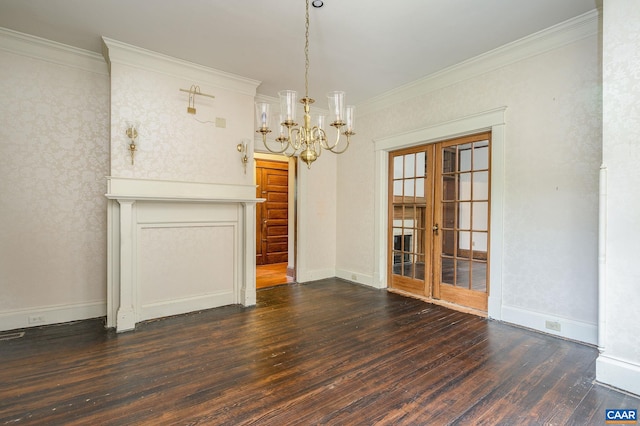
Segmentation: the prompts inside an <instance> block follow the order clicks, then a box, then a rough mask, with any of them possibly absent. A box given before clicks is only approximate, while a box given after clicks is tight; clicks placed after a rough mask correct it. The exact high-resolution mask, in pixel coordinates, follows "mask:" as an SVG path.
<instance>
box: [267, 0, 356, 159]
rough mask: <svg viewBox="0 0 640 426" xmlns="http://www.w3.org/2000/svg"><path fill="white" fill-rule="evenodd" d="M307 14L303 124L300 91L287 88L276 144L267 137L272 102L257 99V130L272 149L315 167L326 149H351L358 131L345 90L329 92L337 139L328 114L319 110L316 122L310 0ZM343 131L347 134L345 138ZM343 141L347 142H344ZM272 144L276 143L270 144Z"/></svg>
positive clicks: (282, 93) (282, 96)
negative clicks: (299, 117)
mask: <svg viewBox="0 0 640 426" xmlns="http://www.w3.org/2000/svg"><path fill="white" fill-rule="evenodd" d="M314 7H315V3H314ZM305 17H306V19H305V33H304V37H305V45H304V57H305V70H304V97H303V98H302V99H300V103H302V105H303V106H304V118H303V120H304V121H303V124H302V125H301V126H299V125H298V124H297V123H296V98H297V96H298V95H297V93H296V92H295V90H283V91H281V92H278V97H279V98H280V115H279V120H278V122H279V123H280V126H279V127H280V129H279V136H278V137H276V138H275V144H273V142H270V141H267V134H269V133H271V130H270V129H269V123H270V120H271V117H270V111H269V106H270V105H269V103H267V102H256V124H257V127H258V130H256V133H261V134H262V142H263V144H264V146H265V148H266V149H267V150H268V151H269V152H272V153H274V154H284V155H286V156H287V157H293V156H295V155H299V156H300V158H301V159H302V161H304V162H305V163H306V164H307V167H308V168H311V163H313V162H314V161H315V160H316V159H317V158H318V157H320V154H321V153H322V150H323V149H326V150H327V151H330V152H333V153H334V154H342V153H343V152H345V151H346V150H347V148H348V147H349V142H350V139H351V136H353V135H355V132H354V131H353V129H354V112H355V107H354V106H352V105H346V106H345V101H344V98H345V93H344V92H330V93H328V94H327V97H328V98H329V112H330V114H331V119H332V121H331V123H330V124H329V125H330V126H331V127H334V128H335V132H336V136H335V140H332V141H331V142H330V141H329V140H328V139H327V133H326V130H325V126H326V116H325V115H322V114H318V115H317V116H315V117H314V123H313V125H312V123H311V113H310V105H311V104H312V103H314V102H315V101H314V100H313V99H311V98H310V97H309V0H306V15H305ZM341 135H344V136H345V137H346V138H344V139H343V138H341ZM341 142H343V143H342V144H341ZM270 144H271V145H274V146H270Z"/></svg>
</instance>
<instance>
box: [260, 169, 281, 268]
mask: <svg viewBox="0 0 640 426" xmlns="http://www.w3.org/2000/svg"><path fill="white" fill-rule="evenodd" d="M256 197H258V198H265V199H266V201H265V202H264V203H260V204H258V206H257V208H256V264H257V265H268V264H272V263H283V262H287V260H288V249H289V239H288V236H289V202H288V200H289V165H288V163H285V162H279V161H268V160H256Z"/></svg>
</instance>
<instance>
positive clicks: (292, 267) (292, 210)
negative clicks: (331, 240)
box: [253, 142, 298, 282]
mask: <svg viewBox="0 0 640 426" xmlns="http://www.w3.org/2000/svg"><path fill="white" fill-rule="evenodd" d="M260 143H262V142H260ZM253 159H254V160H253V181H254V183H256V161H255V160H269V161H279V162H284V163H288V164H289V201H288V206H289V214H288V217H289V232H288V243H289V246H288V250H287V276H289V277H292V278H293V279H294V281H296V282H297V277H298V270H297V267H296V266H297V263H298V262H297V256H296V250H297V247H298V244H297V212H298V206H297V199H298V197H297V196H296V187H297V168H296V157H292V158H287V157H285V156H283V155H276V154H269V153H263V152H259V151H254V153H253ZM256 217H257V213H256ZM254 257H255V256H254Z"/></svg>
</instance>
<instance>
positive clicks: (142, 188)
mask: <svg viewBox="0 0 640 426" xmlns="http://www.w3.org/2000/svg"><path fill="white" fill-rule="evenodd" d="M107 191H108V192H107V194H106V197H107V198H109V199H110V200H148V201H176V202H179V201H182V202H210V203H214V202H218V203H228V202H231V203H251V202H253V203H255V202H260V201H261V200H262V199H259V198H256V186H255V185H234V184H221V183H205V182H184V181H174V180H159V179H158V180H156V179H136V178H122V177H113V176H109V177H107Z"/></svg>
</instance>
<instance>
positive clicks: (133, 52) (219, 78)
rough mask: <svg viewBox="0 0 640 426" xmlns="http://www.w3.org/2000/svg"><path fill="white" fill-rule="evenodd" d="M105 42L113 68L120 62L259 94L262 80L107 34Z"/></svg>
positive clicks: (202, 82) (242, 92) (103, 39)
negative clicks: (257, 91) (143, 46)
mask: <svg viewBox="0 0 640 426" xmlns="http://www.w3.org/2000/svg"><path fill="white" fill-rule="evenodd" d="M102 42H103V49H102V51H103V56H104V58H105V60H106V61H107V64H108V65H109V69H111V64H112V63H119V64H124V65H129V66H132V67H136V68H140V69H144V70H147V71H154V72H160V73H163V74H165V75H169V76H172V77H177V78H182V79H184V78H187V79H191V80H193V81H197V82H199V83H200V84H206V85H209V86H212V87H217V88H221V89H225V90H232V91H235V92H236V93H240V94H244V95H250V96H255V95H256V89H257V88H258V86H259V85H260V83H261V82H260V81H258V80H253V79H250V78H246V77H241V76H239V75H236V74H231V73H228V72H224V71H219V70H216V69H213V68H209V67H205V66H203V65H199V64H196V63H193V62H188V61H183V60H181V59H176V58H173V57H171V56H167V55H163V54H161V53H157V52H153V51H151V50H147V49H143V48H141V47H137V46H132V45H130V44H126V43H122V42H120V41H117V40H113V39H110V38H107V37H102Z"/></svg>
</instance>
